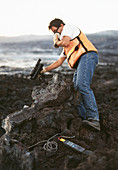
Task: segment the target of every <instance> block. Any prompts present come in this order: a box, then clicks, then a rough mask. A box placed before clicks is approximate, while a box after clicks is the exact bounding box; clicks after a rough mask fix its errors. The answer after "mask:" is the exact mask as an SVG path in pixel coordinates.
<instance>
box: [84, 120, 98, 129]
mask: <svg viewBox="0 0 118 170" xmlns="http://www.w3.org/2000/svg"><path fill="white" fill-rule="evenodd" d="M82 124H83V125H84V126H87V127H92V128H94V129H96V130H98V131H100V123H99V121H97V120H83V121H82Z"/></svg>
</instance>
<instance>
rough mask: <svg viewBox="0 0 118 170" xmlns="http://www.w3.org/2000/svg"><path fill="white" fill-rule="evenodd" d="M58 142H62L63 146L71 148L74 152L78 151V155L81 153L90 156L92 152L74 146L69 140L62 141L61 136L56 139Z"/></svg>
mask: <svg viewBox="0 0 118 170" xmlns="http://www.w3.org/2000/svg"><path fill="white" fill-rule="evenodd" d="M58 140H59V141H61V142H63V144H65V145H67V146H69V147H71V148H73V149H74V150H76V151H78V152H80V153H83V154H86V155H90V154H92V153H93V151H91V150H87V149H85V148H84V147H82V146H80V145H77V144H75V143H74V142H71V141H69V140H66V139H64V138H63V137H62V136H61V137H58Z"/></svg>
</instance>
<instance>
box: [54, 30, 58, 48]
mask: <svg viewBox="0 0 118 170" xmlns="http://www.w3.org/2000/svg"><path fill="white" fill-rule="evenodd" d="M58 41H59V34H58V33H56V34H55V36H54V39H53V42H54V47H55V48H59V46H58V45H57V42H58Z"/></svg>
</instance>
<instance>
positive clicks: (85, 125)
mask: <svg viewBox="0 0 118 170" xmlns="http://www.w3.org/2000/svg"><path fill="white" fill-rule="evenodd" d="M82 125H83V126H84V127H88V128H90V127H91V128H92V129H94V130H97V131H100V128H98V127H95V126H94V125H92V124H89V123H88V122H83V123H82Z"/></svg>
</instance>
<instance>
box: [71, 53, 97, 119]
mask: <svg viewBox="0 0 118 170" xmlns="http://www.w3.org/2000/svg"><path fill="white" fill-rule="evenodd" d="M97 64H98V55H97V53H96V52H89V53H87V54H84V55H83V56H81V58H80V61H79V64H78V67H77V70H76V71H75V73H74V76H73V82H74V87H75V89H76V90H77V91H79V100H80V101H79V103H78V106H77V110H78V113H79V115H80V116H81V117H82V118H83V119H88V120H90V119H93V120H98V121H99V114H98V108H97V104H96V100H95V96H94V93H93V90H92V89H91V87H90V85H91V83H92V77H93V73H94V70H95V68H96V65H97Z"/></svg>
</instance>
